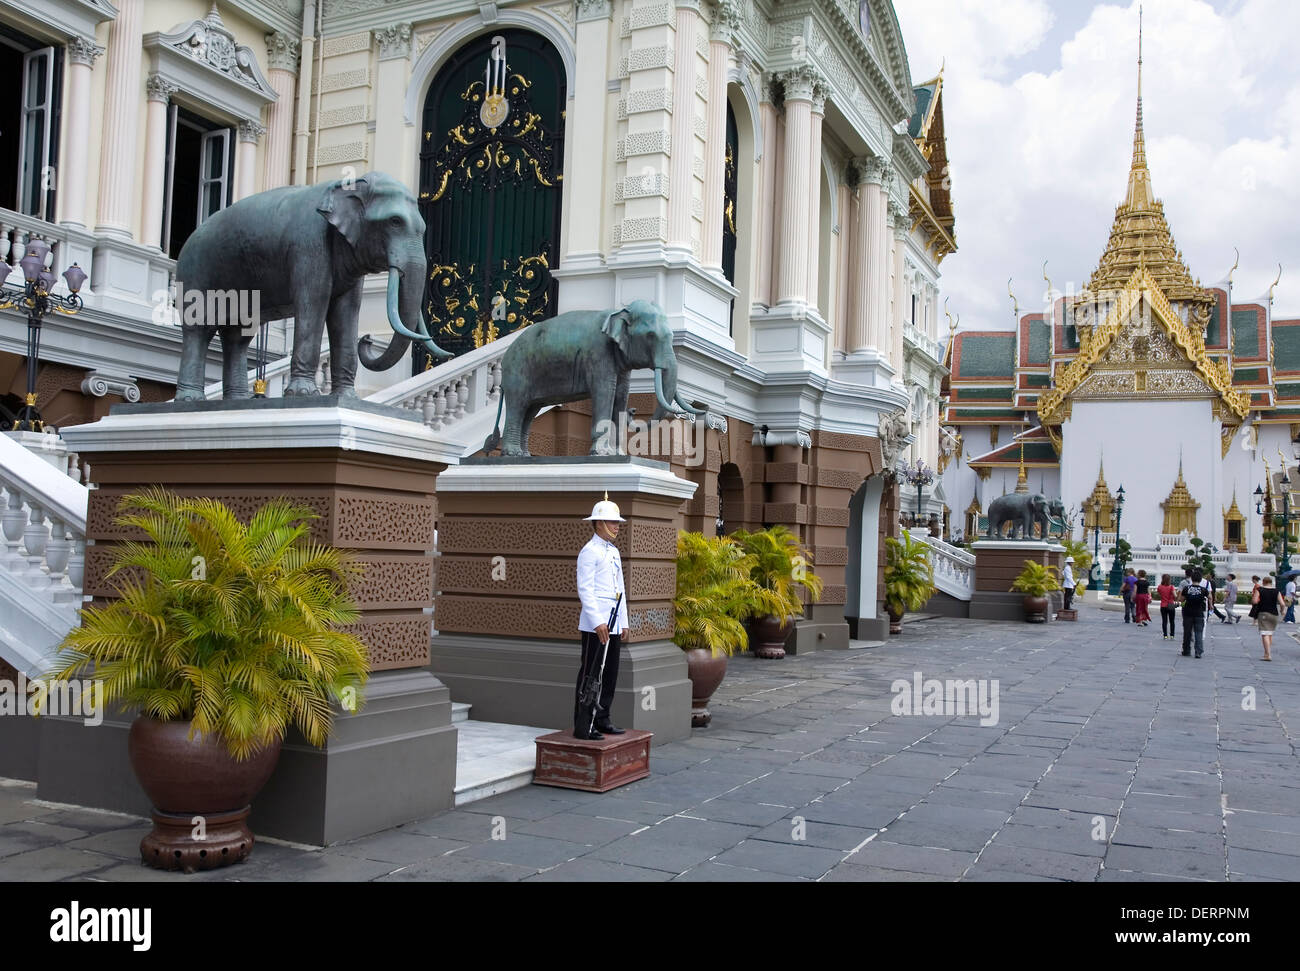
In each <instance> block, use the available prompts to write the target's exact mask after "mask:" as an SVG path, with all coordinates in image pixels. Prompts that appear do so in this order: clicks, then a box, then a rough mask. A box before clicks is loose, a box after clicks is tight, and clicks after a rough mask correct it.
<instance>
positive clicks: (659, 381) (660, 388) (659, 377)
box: [655, 368, 678, 414]
mask: <svg viewBox="0 0 1300 971" xmlns="http://www.w3.org/2000/svg"><path fill="white" fill-rule="evenodd" d="M655 401H657V402H659V407H660V408H662V409H663V410H664V411H666V412H668V413H669V414H675V413H676V412H677V411H678V408H677V406H676V405H674V404H672V403H671V402H669V401H668V399H667V398H665V397H664V372H663V370H662V369H661V368H655Z"/></svg>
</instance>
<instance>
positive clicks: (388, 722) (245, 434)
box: [37, 397, 458, 844]
mask: <svg viewBox="0 0 1300 971" xmlns="http://www.w3.org/2000/svg"><path fill="white" fill-rule="evenodd" d="M411 417H412V416H411V415H406V414H405V413H401V412H397V411H395V410H393V409H387V408H381V407H378V406H374V405H369V404H367V403H365V402H359V401H357V400H356V399H352V400H350V401H343V402H340V401H338V400H337V399H332V398H328V397H323V398H317V399H311V402H310V404H307V403H305V402H303V401H300V400H298V399H270V400H265V399H264V400H260V401H257V400H254V401H249V402H231V403H224V402H193V403H181V404H176V403H169V404H165V405H136V406H131V405H126V406H117V407H115V408H114V409H113V411H112V413H111V414H110V416H109V417H108V418H105V419H102V420H100V421H98V422H95V423H93V424H89V425H77V426H73V427H70V428H67V429H64V438H65V439H66V440H67V442H68V444H69V447H70V448H71V449H72V450H73V451H76V452H78V453H79V454H80V455H81V460H82V463H83V464H84V465H88V466H89V467H90V478H91V480H92V481H93V482H94V483H95V485H96V488H95V489H93V490H92V491H91V493H90V503H89V509H88V510H87V515H86V537H87V541H88V548H87V550H86V574H85V592H86V594H87V595H89V596H92V597H95V598H97V599H101V600H102V599H107V598H111V597H112V596H113V595H114V589H113V587H112V585H111V584H110V583H108V582H106V581H105V579H104V575H105V571H106V570H107V569H108V567H109V565H110V563H111V559H112V554H113V548H114V547H115V546H116V545H118V544H120V543H122V542H125V541H128V540H132V539H140V538H143V537H142V535H141V534H138V533H136V532H134V531H132V530H128V529H124V528H122V527H120V526H116V525H114V523H113V517H114V515H115V514H116V512H117V506H118V502H119V500H120V499H121V497H122V496H124V495H127V494H128V493H131V492H134V491H137V490H139V489H142V488H144V487H147V486H163V487H165V488H167V489H169V490H171V491H173V492H176V493H179V494H181V495H184V496H207V497H212V498H216V499H220V500H221V501H222V502H224V503H226V505H227V506H229V507H230V508H231V510H232V511H233V512H234V513H235V515H236V516H238V517H239V518H240V519H242V520H244V521H247V520H248V518H249V517H251V516H252V514H253V513H254V512H255V511H256V510H257V509H258V508H259V507H261V506H262V505H263V504H265V503H266V502H267V501H269V500H271V499H286V500H288V501H289V502H291V503H294V504H296V505H302V506H306V507H308V508H310V509H312V510H313V511H314V512H315V513H316V514H317V516H318V517H319V518H317V519H315V520H313V521H312V538H313V539H315V540H317V541H319V542H322V543H329V544H331V545H333V546H336V547H339V548H341V549H343V550H346V551H348V552H350V553H351V554H353V556H354V557H355V558H356V560H357V561H358V562H359V563H360V564H361V565H362V567H363V569H364V573H363V574H362V575H361V576H360V577H359V578H357V579H355V580H353V581H352V582H351V583H350V585H349V592H350V593H351V595H352V598H353V599H354V601H355V602H356V604H357V606H358V607H359V608H360V612H361V617H360V620H359V621H358V623H357V624H356V625H355V627H354V630H355V632H356V633H357V635H358V636H359V637H360V638H361V639H362V641H364V642H365V644H366V647H367V648H368V650H369V655H370V670H371V677H370V681H369V683H368V684H367V685H366V687H365V689H364V694H363V700H364V704H363V705H362V707H361V708H360V710H359V711H356V712H345V711H342V710H336V712H335V723H334V724H335V731H334V735H333V736H332V737H331V738H330V739H329V740H328V741H327V742H326V744H325V746H324V747H323V748H316V747H314V746H311V745H309V744H307V742H306V741H305V740H304V739H303V738H301V736H299V735H298V733H297V732H296V731H292V730H291V731H290V732H289V734H288V737H287V738H286V739H285V744H284V747H283V750H282V754H281V758H280V762H279V764H278V766H277V768H276V771H275V774H274V775H273V776H272V777H271V781H270V782H269V783H268V784H267V785H266V787H265V788H264V789H263V790H262V792H261V794H260V795H259V796H258V797H257V799H256V800H254V803H253V810H252V817H251V824H252V826H253V828H254V829H255V830H256V831H257V832H258V833H261V834H264V835H268V836H275V837H279V838H282V839H288V840H293V841H297V842H304V843H317V844H323V843H331V842H335V841H337V840H342V839H349V838H353V837H357V836H362V835H365V834H368V833H372V832H375V831H377V830H381V829H385V828H388V827H390V826H396V825H399V824H401V823H403V822H407V821H410V820H412V819H417V818H420V817H422V816H428V815H431V814H432V813H435V812H438V811H440V810H442V809H447V808H450V807H451V806H452V804H453V802H454V790H455V778H456V729H455V728H454V727H452V723H451V699H450V697H449V695H448V692H447V689H446V687H444V686H443V685H442V684H441V683H439V682H438V681H437V679H435V678H434V677H433V676H432V675H430V674H429V672H428V663H429V637H430V630H431V627H432V620H431V616H430V615H431V609H432V607H433V590H434V584H435V574H434V564H435V562H436V561H435V558H434V553H433V546H434V525H435V521H436V517H437V506H436V502H435V495H434V492H435V490H434V482H435V478H436V476H437V475H438V473H439V472H441V471H442V470H443V469H444V468H446V467H447V464H448V463H451V462H455V461H457V459H458V450H457V449H456V448H455V447H454V446H452V445H449V444H447V443H444V442H442V441H441V440H440V439H438V438H437V437H436V436H434V434H433V433H432V432H431V431H430V430H429V429H428V428H427V427H426V426H425V425H424V424H423V423H422V422H420V421H417V420H410V418H411ZM42 721H46V720H45V719H42ZM128 725H129V718H124V719H121V720H120V721H118V720H115V719H106V720H105V722H104V724H103V725H102V726H101V727H100V728H99V729H97V730H96V731H94V732H87V731H85V730H84V729H82V728H81V727H80V726H79V725H76V724H75V723H64V722H60V720H58V719H49V720H48V723H47V724H46V725H45V726H43V728H42V731H41V739H40V743H39V745H40V752H39V761H38V790H37V791H38V794H39V796H40V798H42V799H50V800H53V801H57V802H70V803H78V804H81V805H90V806H97V807H101V808H106V809H117V810H124V811H128V812H135V813H138V814H140V815H145V814H147V813H148V812H149V801H148V799H147V798H145V796H144V794H143V792H141V791H140V789H139V786H138V785H137V784H136V783H135V780H134V776H133V774H132V772H131V769H130V766H129V764H128V762H127V758H126V739H125V730H126V728H127V727H128ZM119 735H120V736H121V737H120V738H119ZM377 793H381V794H382V797H377V796H376V794H377Z"/></svg>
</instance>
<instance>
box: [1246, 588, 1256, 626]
mask: <svg viewBox="0 0 1300 971" xmlns="http://www.w3.org/2000/svg"><path fill="white" fill-rule="evenodd" d="M1250 583H1251V587H1250V610H1248V611H1246V616H1247V617H1249V618H1250V622H1251V623H1252V624H1254V625H1255V626H1256V627H1258V626H1259V622H1258V621H1257V620H1256V619H1255V618H1256V616H1258V614H1259V598H1257V597H1256V596H1255V594H1257V593H1259V577H1251V578H1250Z"/></svg>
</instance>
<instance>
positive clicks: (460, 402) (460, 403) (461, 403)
mask: <svg viewBox="0 0 1300 971" xmlns="http://www.w3.org/2000/svg"><path fill="white" fill-rule="evenodd" d="M468 402H469V381H467V380H466V379H465V378H463V377H462V378H461V379H460V380H459V381H457V382H456V414H455V416H454V417H453V420H454V421H460V420H461V419H462V418H464V417H465V405H466V404H467V403H468Z"/></svg>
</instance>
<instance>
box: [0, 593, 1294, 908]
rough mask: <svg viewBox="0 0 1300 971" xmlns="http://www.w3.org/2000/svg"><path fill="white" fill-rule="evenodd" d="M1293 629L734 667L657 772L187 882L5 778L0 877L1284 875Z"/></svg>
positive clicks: (922, 625) (124, 820) (657, 760)
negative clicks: (901, 705) (953, 708)
mask: <svg viewBox="0 0 1300 971" xmlns="http://www.w3.org/2000/svg"><path fill="white" fill-rule="evenodd" d="M1291 630H1294V628H1293V627H1291V626H1290V625H1284V628H1283V630H1282V631H1279V634H1278V636H1277V637H1276V638H1275V643H1274V661H1273V662H1272V663H1266V662H1264V661H1262V660H1260V657H1261V654H1262V651H1261V649H1260V644H1259V636H1258V634H1257V632H1256V631H1255V629H1254V628H1253V627H1252V626H1251V625H1250V623H1249V622H1248V621H1246V622H1243V623H1241V624H1239V625H1237V626H1235V627H1231V628H1229V627H1223V626H1220V625H1218V624H1217V623H1211V624H1210V625H1209V628H1208V632H1207V642H1206V653H1205V657H1204V658H1203V659H1199V660H1197V659H1194V658H1183V657H1180V656H1178V649H1179V645H1178V644H1177V643H1175V642H1169V641H1164V640H1162V639H1161V636H1160V633H1159V629H1158V624H1156V625H1153V626H1151V627H1146V628H1140V627H1136V626H1133V625H1125V624H1124V623H1122V621H1121V619H1120V618H1119V617H1118V616H1117V615H1115V614H1112V613H1104V612H1101V611H1099V610H1098V609H1096V608H1095V607H1085V608H1084V609H1082V610H1081V611H1080V622H1079V623H1077V624H1070V623H1059V624H1052V625H1047V626H1030V625H1020V624H996V623H988V622H979V621H962V620H950V619H944V618H931V619H926V620H913V621H910V622H909V623H908V625H907V626H906V628H905V632H904V634H903V635H902V636H898V637H893V638H891V639H890V641H889V642H888V643H887V644H886V645H885V646H883V647H877V648H868V649H860V650H853V651H849V652H827V653H822V654H811V655H805V656H802V657H789V658H786V659H785V660H784V661H758V660H755V659H753V658H749V657H743V658H733V659H732V661H731V663H730V667H729V670H728V672H727V678H726V680H725V681H724V683H723V685H722V688H721V689H720V691H719V693H718V695H717V696H716V697H715V698H714V704H713V706H712V707H713V712H714V721H713V725H712V726H711V727H710V728H708V729H697V730H695V731H694V732H693V734H692V737H691V738H690V739H688V740H686V741H683V742H676V743H672V744H668V745H663V746H660V747H658V748H656V749H654V750H653V753H652V758H651V768H652V775H651V777H650V778H648V779H644V780H642V781H640V782H636V783H633V784H631V785H628V786H625V787H623V788H621V789H618V790H615V791H614V792H611V793H608V794H605V795H591V794H586V793H579V792H570V791H567V790H562V789H549V788H543V787H540V786H531V787H529V788H526V789H521V790H516V791H514V792H510V793H506V794H504V795H501V796H496V797H493V798H490V799H485V800H482V801H480V802H476V803H472V804H470V805H468V806H466V807H464V808H462V809H458V810H455V811H451V812H446V813H443V814H441V815H439V816H435V817H433V818H430V819H426V820H422V821H419V822H415V823H411V824H408V825H406V826H402V827H399V828H397V829H393V830H389V831H386V832H383V833H380V834H377V835H374V836H370V837H366V838H364V839H360V840H356V841H353V842H350V843H346V844H340V845H336V846H331V847H328V848H326V849H323V850H313V851H309V850H304V849H300V848H294V847H290V846H286V845H283V844H277V843H269V842H265V841H263V842H259V844H258V846H257V849H256V850H255V852H254V854H253V856H252V858H251V859H250V860H249V861H248V862H247V863H244V864H242V865H239V866H235V867H231V868H228V869H226V870H222V871H215V872H212V873H205V874H197V875H195V876H191V877H184V876H181V875H179V874H167V873H160V872H158V871H153V870H149V869H146V868H144V867H142V866H140V865H139V864H138V862H136V861H137V860H138V846H139V841H140V838H141V837H142V836H143V835H144V832H145V829H144V828H143V825H144V824H142V821H139V820H135V819H132V818H130V817H124V816H117V815H111V814H104V813H93V812H87V811H82V810H73V809H68V808H65V807H55V806H50V805H48V804H42V803H38V802H36V801H35V800H34V798H33V797H34V789H33V788H31V787H29V786H25V785H20V784H11V785H6V786H0V879H8V880H68V879H86V880H103V881H114V880H119V881H120V880H164V881H177V880H250V881H252V880H295V881H296V880H355V881H361V880H508V881H513V880H552V881H554V880H561V881H566V880H594V881H624V880H628V881H634V880H635V881H641V880H645V881H665V880H706V881H707V880H762V881H770V880H782V881H787V880H788V881H800V880H824V881H832V882H834V881H888V880H909V881H930V880H991V881H1002V880H1072V881H1097V880H1102V881H1111V880H1121V881H1142V880H1213V881H1223V880H1300V761H1298V759H1297V748H1296V744H1297V738H1296V735H1297V731H1300V644H1298V643H1297V642H1296V641H1295V640H1293V639H1292V638H1291V637H1290V636H1288V632H1289V631H1291ZM1180 636H1181V625H1180ZM918 673H919V676H920V677H921V678H922V679H931V678H933V679H940V680H943V681H947V680H949V679H960V680H966V679H975V680H976V681H980V680H982V679H990V681H991V682H992V681H996V687H997V689H998V692H997V700H998V706H997V715H998V720H997V723H996V724H990V725H986V726H984V725H981V724H980V721H981V718H980V716H979V714H977V713H974V712H972V713H971V714H969V715H965V716H957V715H953V714H947V715H911V716H905V715H895V714H893V713H892V712H891V702H892V701H893V699H894V697H895V695H894V694H893V693H892V692H891V685H892V684H893V682H894V681H895V680H896V679H902V680H903V681H905V682H907V683H908V684H909V686H910V685H912V684H913V682H914V679H915V678H916V677H917V675H918ZM990 687H992V684H990ZM1246 689H1250V690H1246ZM991 697H992V696H991V695H990V699H991ZM919 700H920V699H918V702H919ZM923 710H924V709H923ZM986 720H987V719H986ZM376 798H382V793H377V794H376ZM494 836H495V837H496V838H494ZM501 837H504V838H501Z"/></svg>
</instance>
